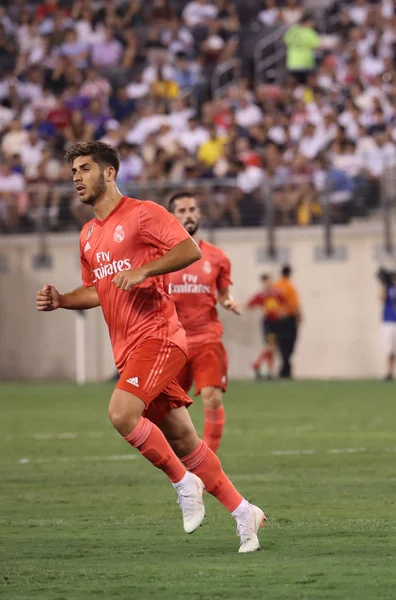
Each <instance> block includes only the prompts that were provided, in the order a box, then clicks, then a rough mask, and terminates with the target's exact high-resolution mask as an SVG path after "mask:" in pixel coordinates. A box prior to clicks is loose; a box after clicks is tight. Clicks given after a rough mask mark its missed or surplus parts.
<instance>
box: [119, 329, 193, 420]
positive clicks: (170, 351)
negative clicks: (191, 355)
mask: <svg viewBox="0 0 396 600" xmlns="http://www.w3.org/2000/svg"><path fill="white" fill-rule="evenodd" d="M185 362H186V355H185V354H184V352H183V351H182V350H181V349H180V348H179V347H178V346H176V345H175V344H173V343H172V342H169V341H168V340H158V339H150V340H145V341H144V342H142V343H141V344H140V346H138V347H137V348H136V350H135V351H134V352H133V354H132V355H131V356H130V358H129V360H128V362H127V364H126V365H125V368H124V370H123V371H122V373H121V375H120V379H119V381H118V383H117V386H116V387H117V388H118V389H120V390H124V392H129V393H130V394H132V395H133V396H136V397H137V398H139V399H140V400H142V401H143V402H144V403H145V405H146V409H145V411H144V413H143V416H144V417H146V418H147V419H149V420H150V421H152V422H153V423H155V424H156V425H159V424H160V423H161V422H162V421H164V419H165V418H166V417H167V415H168V414H169V412H170V411H171V410H172V409H174V408H179V407H180V406H189V405H190V404H191V403H192V400H191V398H189V397H188V395H187V394H186V392H185V391H184V390H183V389H182V388H181V387H180V385H179V383H178V382H177V380H176V376H177V375H178V373H179V372H180V370H181V369H182V368H183V366H184V364H185Z"/></svg>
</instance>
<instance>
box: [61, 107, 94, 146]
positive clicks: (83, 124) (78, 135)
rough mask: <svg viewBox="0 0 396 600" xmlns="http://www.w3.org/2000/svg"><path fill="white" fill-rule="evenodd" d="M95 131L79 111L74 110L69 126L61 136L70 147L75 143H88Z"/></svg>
mask: <svg viewBox="0 0 396 600" xmlns="http://www.w3.org/2000/svg"><path fill="white" fill-rule="evenodd" d="M94 133H95V129H94V127H93V125H92V124H90V123H88V122H87V121H86V120H85V119H84V115H83V113H82V111H81V110H74V111H73V112H72V115H71V119H70V124H69V125H68V126H67V127H66V128H65V130H64V132H63V135H64V137H65V139H66V140H67V143H68V144H70V145H72V144H76V143H77V142H90V141H91V140H93V138H94Z"/></svg>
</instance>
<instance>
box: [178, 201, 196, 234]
mask: <svg viewBox="0 0 396 600" xmlns="http://www.w3.org/2000/svg"><path fill="white" fill-rule="evenodd" d="M173 214H174V215H175V217H176V219H177V220H178V221H179V223H181V224H182V225H183V227H184V228H185V229H186V230H187V231H188V233H189V234H190V235H194V233H196V231H197V230H198V227H199V220H200V217H201V214H200V212H199V208H198V206H197V201H196V200H195V198H179V200H176V202H175V203H174V205H173Z"/></svg>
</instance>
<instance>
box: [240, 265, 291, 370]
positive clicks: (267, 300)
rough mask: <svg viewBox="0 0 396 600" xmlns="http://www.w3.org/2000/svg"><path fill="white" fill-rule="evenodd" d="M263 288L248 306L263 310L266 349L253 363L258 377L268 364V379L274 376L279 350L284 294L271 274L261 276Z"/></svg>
mask: <svg viewBox="0 0 396 600" xmlns="http://www.w3.org/2000/svg"><path fill="white" fill-rule="evenodd" d="M261 284H262V290H261V292H258V293H257V294H255V295H254V296H253V297H252V298H251V299H250V300H249V302H248V304H247V308H248V309H252V308H260V309H261V310H262V311H263V317H262V332H263V343H264V350H262V351H261V352H260V354H259V355H258V357H257V359H256V360H255V362H254V363H253V370H254V373H255V376H256V379H261V377H262V373H261V365H262V364H263V362H264V363H266V365H267V379H273V378H274V363H275V356H276V350H277V333H278V323H279V319H280V318H281V316H282V314H283V313H282V307H283V296H282V294H281V293H280V292H279V291H278V290H276V289H275V287H274V285H273V281H272V278H271V276H270V275H268V274H267V273H265V274H264V275H262V276H261Z"/></svg>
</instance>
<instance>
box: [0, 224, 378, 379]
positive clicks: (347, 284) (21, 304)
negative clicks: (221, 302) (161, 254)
mask: <svg viewBox="0 0 396 600" xmlns="http://www.w3.org/2000/svg"><path fill="white" fill-rule="evenodd" d="M334 233H335V246H336V256H335V258H333V259H330V260H326V259H324V258H323V255H322V248H323V231H322V229H321V228H319V227H318V228H316V227H314V228H309V229H285V230H282V229H281V230H279V231H278V232H277V245H278V247H279V248H280V257H279V258H280V260H279V262H276V263H273V262H268V261H266V257H265V255H266V253H265V231H263V230H262V229H248V230H247V229H245V230H243V229H241V230H218V231H216V232H215V234H214V241H215V243H216V244H217V245H219V246H220V247H221V248H223V249H224V251H225V252H226V253H227V254H228V256H229V258H230V260H231V263H232V275H233V281H234V288H233V290H234V291H233V293H234V295H235V297H236V298H238V300H239V301H240V302H241V303H242V304H244V303H245V302H246V300H247V299H248V297H249V296H250V295H251V294H253V293H254V292H255V291H256V289H257V287H258V277H259V275H260V274H261V273H263V272H265V271H266V272H270V273H272V274H274V275H277V273H278V272H279V268H280V265H281V263H282V262H284V261H288V262H290V263H291V264H292V265H293V267H294V270H295V278H294V279H295V283H296V285H297V287H298V289H299V292H300V296H301V300H302V305H303V311H304V315H305V320H304V324H303V327H302V329H301V335H300V338H299V342H298V346H297V350H296V355H295V373H296V376H298V377H302V378H326V379H327V378H370V377H377V376H379V375H381V374H382V372H383V368H384V365H383V356H382V352H381V349H380V346H379V335H378V332H379V321H380V303H379V286H378V282H377V280H376V277H375V272H376V270H377V269H378V266H379V264H380V263H381V264H382V260H381V259H382V256H381V240H382V230H381V226H380V224H372V223H371V224H367V223H362V224H354V225H351V226H348V227H345V228H335V231H334ZM47 244H48V249H49V255H50V257H51V262H52V264H51V265H47V266H43V265H41V267H40V268H38V267H37V260H38V258H37V256H38V255H39V247H40V246H39V240H38V238H37V237H35V236H20V237H19V236H13V237H4V236H3V237H2V238H1V239H0V331H1V333H0V378H1V379H21V380H31V379H66V380H67V379H74V377H75V315H74V314H73V313H72V312H69V311H58V312H54V313H50V314H39V313H37V312H36V309H35V295H36V292H37V290H38V289H39V288H40V287H41V286H42V284H43V283H53V284H54V285H56V286H57V287H59V289H60V290H62V291H66V290H69V289H73V288H75V287H77V286H79V285H80V273H79V256H78V235H77V234H56V235H51V236H48V237H47ZM221 318H222V319H223V322H224V327H225V343H226V345H227V348H228V351H229V355H230V376H231V377H238V378H244V377H249V376H251V369H250V365H251V363H252V361H253V359H254V357H255V355H256V353H257V352H258V351H259V349H260V343H261V328H260V317H259V314H258V313H246V312H245V314H244V315H243V316H241V317H236V316H234V315H232V314H227V313H225V312H224V311H223V310H222V309H221ZM85 322H86V366H87V376H88V379H89V380H99V381H100V380H104V379H106V378H108V377H109V376H110V375H111V374H112V373H113V370H114V367H113V361H112V355H111V349H110V345H109V342H108V336H107V329H106V325H105V324H104V322H103V319H102V316H101V311H100V309H95V310H93V311H88V313H87V316H86V319H85Z"/></svg>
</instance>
